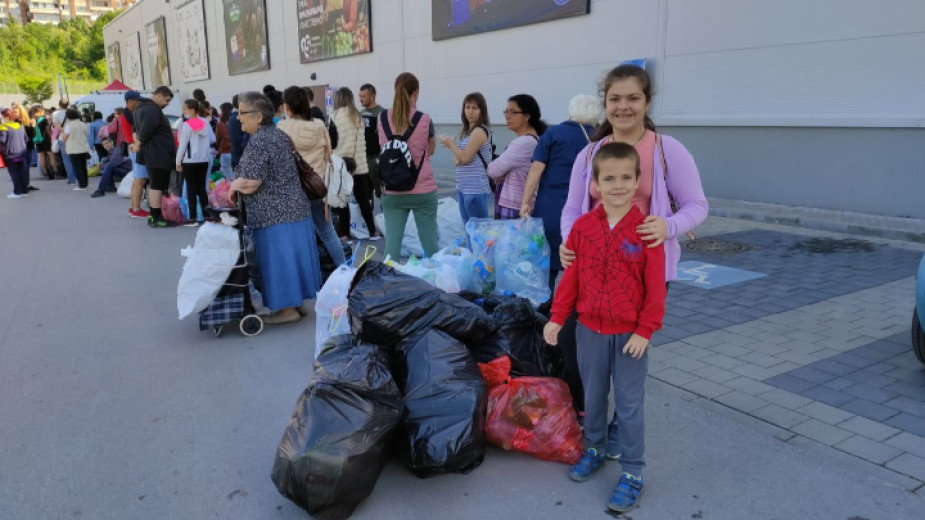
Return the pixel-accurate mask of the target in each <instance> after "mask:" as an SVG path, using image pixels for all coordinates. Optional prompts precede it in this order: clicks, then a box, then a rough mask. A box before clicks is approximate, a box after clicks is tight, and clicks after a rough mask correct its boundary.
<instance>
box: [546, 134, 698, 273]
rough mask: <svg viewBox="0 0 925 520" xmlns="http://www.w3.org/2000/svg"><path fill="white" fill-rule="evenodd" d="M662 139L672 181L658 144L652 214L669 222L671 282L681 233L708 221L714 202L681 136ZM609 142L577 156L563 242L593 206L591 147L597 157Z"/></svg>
mask: <svg viewBox="0 0 925 520" xmlns="http://www.w3.org/2000/svg"><path fill="white" fill-rule="evenodd" d="M661 138H662V146H663V147H664V148H665V162H666V163H667V164H668V182H667V183H666V182H665V175H664V173H663V172H662V159H661V157H660V155H659V149H658V145H656V146H655V150H654V154H655V155H654V159H653V161H652V164H653V170H654V172H653V174H654V179H653V183H652V203H651V208H650V215H657V216H659V217H662V218H664V219H665V223H666V224H667V225H668V238H667V239H666V240H665V279H666V280H668V281H671V280H674V279H676V278H677V277H678V261H679V260H680V259H681V246H680V244H678V236H679V235H682V234H684V233H687V232H688V231H690V230H692V229H694V228H695V227H697V226H698V225H700V224H701V223H702V222H703V221H704V220H706V218H707V214H708V213H709V211H710V205H709V203H708V202H707V198H706V197H705V196H704V194H703V186H702V185H701V184H700V172H699V171H697V165H696V164H694V158H693V157H692V156H691V153H690V152H689V151H687V148H685V147H684V145H683V144H681V143H680V142H679V141H678V140H677V139H675V138H673V137H670V136H667V135H664V134H662V136H661ZM605 141H606V140H601V141H598V142H596V143H591V144H589V145H587V146H585V147H584V148H583V149H582V150H581V153H579V154H578V157H576V158H575V164H574V165H573V166H572V177H571V180H570V181H569V189H568V200H567V201H566V202H565V208H564V209H563V210H562V219H561V221H560V223H561V225H560V227H561V230H562V239H563V241H564V240H567V239H568V234H569V231H571V230H572V224H574V223H575V221H576V220H577V219H578V217H580V216H582V215H584V214H585V213H587V212H588V210H589V209H590V206H591V193H590V191H589V190H590V187H591V161H589V160H588V147H593V152H592V155H591V157H594V154H595V153H597V150H598V148H600V147H601V145H603V144H604V143H605ZM669 192H671V195H672V196H673V197H674V200H675V202H677V203H678V212H677V213H675V214H672V213H671V199H670V198H669V197H668V193H669Z"/></svg>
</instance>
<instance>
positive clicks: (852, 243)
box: [790, 238, 877, 254]
mask: <svg viewBox="0 0 925 520" xmlns="http://www.w3.org/2000/svg"><path fill="white" fill-rule="evenodd" d="M790 249H791V250H794V249H797V250H800V251H806V252H807V253H822V254H828V253H861V252H863V253H871V252H873V251H874V250H876V249H877V246H876V245H874V244H872V243H870V242H867V241H866V240H858V239H856V238H845V239H839V238H810V239H807V240H803V241H801V242H797V243H796V244H794V245H793V246H791V247H790Z"/></svg>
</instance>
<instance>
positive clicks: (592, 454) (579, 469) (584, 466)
mask: <svg viewBox="0 0 925 520" xmlns="http://www.w3.org/2000/svg"><path fill="white" fill-rule="evenodd" d="M604 462H605V459H604V456H603V455H602V454H601V453H600V452H598V451H597V449H596V448H588V449H587V450H585V452H584V454H583V455H582V456H581V458H580V459H578V462H576V463H575V465H574V466H572V469H571V470H569V472H568V476H569V478H570V479H572V480H574V481H575V482H584V481H586V480H588V479H589V478H591V475H592V474H593V473H594V472H595V471H597V470H598V469H600V467H601V466H603V465H604Z"/></svg>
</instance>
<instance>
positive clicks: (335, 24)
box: [296, 0, 373, 63]
mask: <svg viewBox="0 0 925 520" xmlns="http://www.w3.org/2000/svg"><path fill="white" fill-rule="evenodd" d="M296 16H297V17H298V23H299V57H300V59H301V62H302V63H311V62H313V61H321V60H329V59H331V58H342V57H344V56H353V55H355V54H364V53H367V52H372V50H373V47H372V37H371V34H370V30H369V29H370V16H371V9H370V1H369V0H296Z"/></svg>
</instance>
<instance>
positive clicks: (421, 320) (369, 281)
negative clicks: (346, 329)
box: [348, 260, 495, 347]
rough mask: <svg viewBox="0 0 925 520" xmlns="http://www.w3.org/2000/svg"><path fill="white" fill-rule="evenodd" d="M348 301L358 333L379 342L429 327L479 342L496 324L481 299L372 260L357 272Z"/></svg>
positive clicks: (397, 339)
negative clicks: (449, 290) (478, 301)
mask: <svg viewBox="0 0 925 520" xmlns="http://www.w3.org/2000/svg"><path fill="white" fill-rule="evenodd" d="M348 302H349V304H350V306H349V312H350V325H351V329H352V331H353V334H354V335H356V337H358V338H360V339H362V340H363V341H369V342H374V343H376V344H377V345H383V346H390V347H391V346H394V345H396V344H398V343H399V342H400V341H402V340H403V339H405V338H409V337H411V336H413V335H415V334H416V333H417V332H419V331H423V330H427V329H437V330H441V331H443V332H446V333H447V334H449V335H450V336H452V337H454V338H456V339H459V340H461V341H463V342H465V343H471V342H478V341H482V340H484V339H485V338H487V337H489V336H491V335H492V333H493V332H494V328H495V326H494V322H493V321H492V320H491V318H489V316H488V314H486V313H485V311H483V310H482V309H481V308H480V307H478V306H477V305H473V304H472V303H470V302H468V301H466V300H464V299H462V298H460V297H459V296H457V295H455V294H447V293H445V292H444V291H441V290H440V289H437V288H435V287H433V286H431V285H430V284H429V283H427V282H425V281H424V280H421V279H420V278H417V277H414V276H409V275H407V274H404V273H400V272H398V271H396V270H395V269H392V268H391V267H389V266H387V265H385V264H383V263H381V262H376V261H372V260H370V261H368V262H366V263H365V264H363V266H361V267H360V269H359V271H358V272H357V274H356V276H355V277H354V278H353V285H352V286H351V287H350V295H349V297H348Z"/></svg>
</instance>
